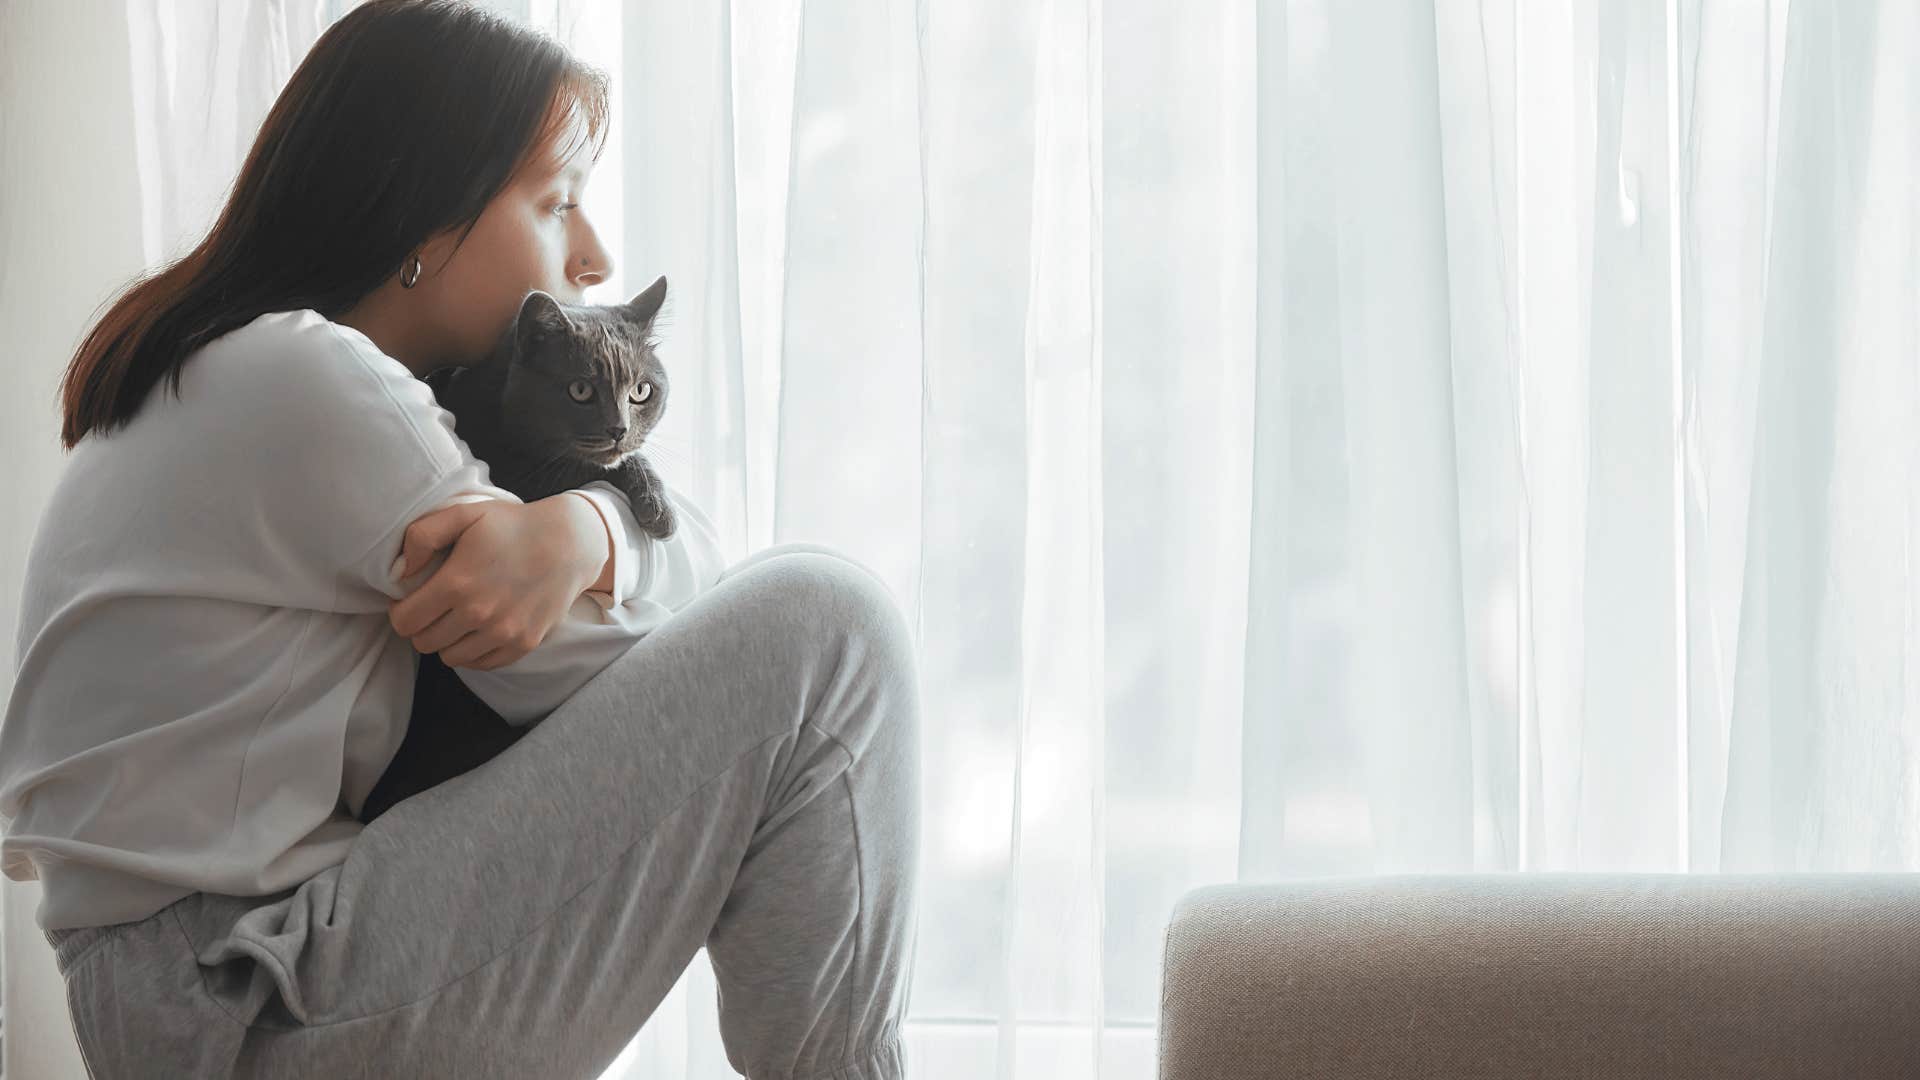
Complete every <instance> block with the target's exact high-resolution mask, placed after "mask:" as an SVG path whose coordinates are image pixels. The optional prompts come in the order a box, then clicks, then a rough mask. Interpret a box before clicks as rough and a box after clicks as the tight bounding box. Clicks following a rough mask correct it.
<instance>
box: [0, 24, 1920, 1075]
mask: <svg viewBox="0 0 1920 1080" xmlns="http://www.w3.org/2000/svg"><path fill="white" fill-rule="evenodd" d="M352 6H353V4H352V3H351V2H350V0H307V2H305V3H280V2H270V0H260V2H256V3H240V2H237V0H236V2H221V3H210V4H175V3H167V2H165V0H128V3H127V18H128V21H129V26H130V29H131V39H132V56H131V60H132V71H133V74H134V84H135V86H136V88H137V89H136V93H135V95H134V100H133V101H132V102H131V103H129V110H130V113H131V114H132V115H133V116H134V118H135V121H136V124H135V126H136V131H137V139H136V142H137V145H138V153H139V160H140V162H141V169H140V175H141V186H142V192H143V198H144V203H143V210H144V226H145V235H144V241H145V245H146V250H147V253H148V256H149V261H150V262H158V261H160V259H161V258H162V257H165V256H168V255H171V254H177V253H178V252H179V250H181V246H182V245H183V244H184V243H186V242H190V240H191V239H193V238H195V237H197V235H198V232H199V231H200V230H203V229H204V228H205V226H206V224H207V223H208V222H209V221H210V219H211V215H212V212H213V209H214V208H215V207H216V206H217V204H218V202H219V200H220V199H221V198H222V197H223V196H224V193H225V189H226V185H227V184H228V183H230V181H231V178H232V175H233V173H234V171H235V170H236V169H237V167H238V165H239V162H240V158H241V155H243V154H244V152H245V149H246V146H247V145H248V142H249V141H250V138H251V133H252V131H253V130H254V128H255V127H256V126H257V125H258V123H259V119H260V117H262V116H264V113H265V109H266V107H267V105H268V104H270V103H271V100H272V98H273V96H274V95H275V94H276V93H277V92H278V88H279V86H280V85H281V84H282V83H283V82H284V80H285V78H286V77H287V75H288V74H289V73H290V72H291V70H292V65H293V64H295V63H297V62H298V61H299V59H300V57H301V56H302V55H303V54H304V52H305V50H306V48H307V47H308V46H310V44H311V42H312V40H313V38H314V36H316V35H317V34H318V32H319V31H320V30H321V29H322V28H323V27H324V26H325V25H326V23H328V22H329V21H331V19H332V18H335V17H337V16H338V15H339V14H341V13H342V12H343V11H344V10H350V9H351V8H352ZM490 6H493V7H496V8H497V9H499V10H501V11H503V12H504V13H506V14H508V15H510V16H511V17H514V18H518V19H523V20H526V21H527V22H529V23H530V24H532V25H534V26H536V27H539V28H540V29H543V30H546V31H549V32H552V33H554V34H555V35H556V36H558V37H560V38H561V40H563V41H565V42H567V43H568V44H569V45H570V46H571V47H573V48H575V49H576V50H577V51H579V52H580V53H581V54H582V55H583V56H585V57H586V58H587V59H589V60H590V61H592V62H594V63H596V64H599V65H601V66H603V67H605V68H606V69H607V70H608V71H609V72H610V74H611V75H612V76H613V79H614V90H615V99H616V100H615V114H614V115H615V130H614V131H613V133H612V136H611V138H610V140H609V143H608V151H607V156H606V157H604V158H603V160H602V164H601V167H600V169H599V170H598V171H597V172H596V176H595V179H594V183H593V185H592V187H591V188H590V189H589V191H588V192H587V200H588V206H589V209H590V210H591V212H592V213H593V214H594V216H595V219H596V221H597V222H598V223H599V224H600V225H601V227H602V229H603V231H604V232H605V233H606V235H608V236H610V237H612V238H614V240H615V241H616V250H615V252H614V254H615V259H616V262H617V268H618V269H617V274H616V276H615V278H614V280H612V281H610V282H609V283H608V284H607V285H606V286H605V287H604V288H603V289H602V290H599V295H597V296H596V300H597V301H599V302H618V301H621V300H624V299H626V298H628V297H629V296H631V295H632V294H633V293H635V292H637V291H639V290H640V289H641V288H643V287H644V286H645V285H646V284H647V283H649V282H651V281H652V280H653V278H654V277H655V276H657V275H660V274H665V275H666V276H667V277H668V278H669V280H670V282H671V283H672V289H671V291H670V300H669V306H668V312H669V315H668V318H667V320H666V323H665V326H664V335H663V336H664V338H665V345H664V347H663V353H664V356H665V359H666V362H667V363H668V365H669V366H670V367H672V368H673V370H674V372H675V387H676V397H675V402H674V407H673V409H672V410H671V411H670V414H669V416H668V417H667V419H666V422H665V424H664V425H663V427H662V429H661V434H660V443H661V447H662V456H661V457H660V459H659V464H660V467H661V471H662V472H663V473H664V474H666V475H667V476H668V478H669V480H670V481H672V482H674V483H676V484H678V485H680V486H682V488H683V489H684V490H687V491H689V492H690V493H692V494H693V495H694V496H695V497H696V498H697V499H698V500H699V501H701V503H702V505H703V506H705V507H707V508H708V509H709V510H710V512H711V513H712V516H713V517H714V520H715V521H716V522H717V523H718V524H719V525H720V527H721V530H722V532H723V534H724V535H725V536H726V539H727V542H728V544H729V545H730V546H731V547H732V549H733V551H734V552H735V553H736V555H740V554H744V553H745V552H747V551H749V550H754V549H758V548H760V547H763V546H766V545H768V544H772V543H779V542H784V541H788V540H807V541H812V542H818V543H826V544H831V545H833V546H836V547H839V548H841V549H842V550H844V551H846V552H847V553H848V554H850V555H852V556H854V557H856V558H858V559H860V560H861V561H862V562H864V563H866V564H867V565H869V566H871V567H873V568H874V569H875V570H876V572H878V573H879V574H880V575H881V576H882V577H883V578H884V579H885V580H886V581H887V582H888V583H889V584H890V586H891V588H892V589H893V591H894V593H895V595H896V598H897V599H898V600H899V602H900V604H901V606H902V608H903V610H905V611H906V612H907V614H908V615H909V618H910V621H911V622H912V624H913V625H914V626H915V627H916V631H917V635H918V644H919V647H920V652H921V656H922V658H923V659H922V674H923V693H924V698H925V706H926V708H925V731H924V736H923V739H924V744H925V754H926V762H927V768H926V769H925V770H924V775H925V778H926V789H925V792H924V800H925V801H924V809H925V820H926V822H927V833H926V836H925V839H924V844H925V847H924V857H923V863H922V865H921V867H920V881H921V912H920V938H919V943H918V945H917V956H916V961H915V963H916V968H915V977H914V984H913V1005H912V1009H911V1012H910V1016H909V1023H908V1032H909V1038H910V1050H909V1053H910V1055H911V1056H912V1059H913V1062H914V1066H913V1067H914V1069H915V1075H916V1077H919V1078H922V1080H960V1078H966V1080H975V1078H978V1077H982V1076H994V1077H998V1078H1002V1080H1015V1078H1041V1077H1045V1078H1048V1080H1052V1078H1059V1077H1084V1078H1089V1080H1091V1078H1101V1080H1108V1078H1116V1077H1135V1078H1146V1077H1150V1076H1152V1075H1154V1069H1155V1042H1154V1026H1155V1022H1156V1020H1157V1008H1158V998H1159V971H1160V962H1161V953H1160V950H1161V947H1162V934H1163V931H1164V927H1165V924H1166V920H1167V917H1168V915H1169V913H1170V912H1171V909H1172V907H1173V904H1174V902H1175V901H1176V900H1177V899H1178V897H1179V896H1180V895H1182V894H1183V893H1184V892H1186V891H1187V890H1189V889H1191V888H1194V887H1196V886H1199V885H1203V884H1211V883H1216V882H1224V881H1235V880H1239V881H1262V880H1277V879H1283V878H1290V877H1301V876H1316V875H1325V874H1370V873H1396V872H1458V871H1486V872H1528V871H1542V870H1585V871H1602V870H1638V871H1664V872H1717V871H1723V870H1725V871H1736V870H1738V871H1780V872H1791V871H1798V870H1814V869H1821V870H1828V869H1916V868H1920V745H1917V743H1920V679H1916V678H1915V677H1914V675H1913V673H1915V672H1916V664H1915V648H1916V635H1915V623H1916V618H1915V612H1916V606H1917V602H1920V578H1917V577H1916V574H1915V573H1914V568H1913V567H1912V565H1911V562H1912V560H1911V556H1910V552H1911V551H1912V548H1913V546H1914V544H1913V541H1914V537H1915V529H1916V512H1917V509H1916V500H1915V498H1914V494H1913V483H1914V479H1915V477H1914V470H1913V464H1914V456H1915V444H1914V440H1915V435H1914V432H1915V430H1916V420H1917V419H1920V417H1916V415H1915V414H1916V405H1917V404H1920V386H1916V382H1915V375H1914V359H1913V358H1914V356H1915V346H1916V344H1917V342H1916V337H1917V336H1920V333H1917V330H1920V328H1916V325H1915V318H1916V316H1915V314H1914V313H1915V312H1916V311H1920V303H1916V301H1917V300H1920V296H1916V292H1917V291H1920V264H1916V257H1915V239H1916V224H1917V223H1920V214H1917V213H1916V209H1917V208H1916V205H1915V200H1916V199H1920V184H1916V183H1915V180H1916V176H1915V154H1916V151H1917V149H1920V147H1917V146H1916V139H1920V136H1916V135H1915V134H1914V132H1916V131H1920V79H1917V78H1916V76H1914V75H1913V74H1912V71H1913V68H1914V63H1915V61H1916V59H1920V15H1917V14H1916V13H1915V12H1914V11H1913V10H1912V8H1911V5H1906V4H1896V3H1880V2H1874V0H1860V2H1858V3H1847V4H1835V5H1816V4H1808V3H1804V2H1802V3H1792V4H1790V3H1788V2H1787V0H1668V2H1667V3H1665V4H1650V3H1649V4H1618V3H1610V2H1607V0H1544V2H1534V0H1479V2H1459V3H1453V2H1449V3H1438V2H1435V3H1424V2H1420V0H1399V2H1394V3H1385V4H1373V5H1353V4H1345V3H1339V2H1337V0H1206V2H1198V3H1192V4H1187V5H1182V6H1180V7H1178V8H1174V7H1172V6H1169V5H1166V4H1160V3H1152V2H1147V0H1043V2H1039V3H1028V2H1019V0H981V2H979V3H970V4H943V3H934V2H932V0H917V2H916V3H914V4H904V3H903V4H891V5H880V6H875V5H872V4H859V3H854V2H852V0H787V2H785V3H778V4H756V5H744V4H742V5H735V4H733V3H731V2H728V3H715V4H680V5H673V4H648V5H625V4H619V3H616V2H614V0H527V2H519V3H515V2H509V0H502V2H500V3H495V4H492V5H490ZM139 88H144V89H139ZM10 917H12V916H10ZM715 1009H716V997H715V988H714V978H713V972H712V971H711V969H710V968H709V967H708V965H707V961H706V958H705V954H704V953H702V954H701V955H700V957H698V958H697V959H696V961H695V963H694V965H693V966H692V967H690V968H689V969H688V971H687V973H686V974H685V976H683V978H682V979H681V982H680V984H679V985H678V986H676V987H675V989H674V991H673V993H672V994H671V995H670V996H669V998H668V999H667V1001H666V1002H665V1003H663V1005H662V1006H661V1008H660V1010H659V1011H657V1012H656V1013H655V1014H654V1015H653V1017H651V1018H650V1019H649V1020H648V1022H647V1024H646V1025H645V1027H643V1028H642V1029H641V1031H640V1033H639V1035H638V1036H637V1037H636V1038H635V1040H634V1042H633V1044H632V1045H630V1046H629V1047H628V1049H627V1052H626V1053H625V1054H623V1055H622V1057H621V1059H620V1060H619V1061H617V1062H615V1063H614V1066H613V1067H612V1068H611V1069H610V1070H609V1071H608V1074H607V1075H608V1076H609V1077H683V1076H684V1077H698V1078H720V1077H727V1076H731V1075H732V1073H731V1070H730V1069H729V1068H728V1067H727V1065H726V1058H725V1054H724V1052H723V1049H722V1048H721V1046H720V1044H719V1042H718V1028H717V1023H716V1021H715Z"/></svg>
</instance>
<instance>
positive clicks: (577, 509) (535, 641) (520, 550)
mask: <svg viewBox="0 0 1920 1080" xmlns="http://www.w3.org/2000/svg"><path fill="white" fill-rule="evenodd" d="M583 504H584V505H583ZM589 530H591V531H589ZM595 533H597V534H598V535H597V537H596V536H595V535H594V534H595ZM596 539H597V544H596V543H595V540H596ZM449 544H452V545H453V551H452V552H451V553H450V554H449V555H448V556H447V560H446V562H445V563H443V564H442V565H441V566H440V568H439V569H438V570H436V571H435V572H434V574H433V576H432V577H430V578H428V579H427V581H426V582H425V583H424V584H422V585H420V586H419V587H418V588H416V589H414V590H413V591H412V592H410V593H408V594H407V596H406V598H405V599H402V600H396V601H394V602H393V603H392V604H391V605H390V606H389V613H388V616H387V617H388V619H389V620H390V621H391V622H392V623H393V628H394V630H395V631H396V632H397V633H399V634H400V636H402V637H405V638H408V639H410V640H411V641H412V642H413V647H414V649H415V650H416V651H418V652H422V653H433V652H437V653H439V654H440V659H441V660H442V661H444V662H445V663H446V665H447V666H448V667H464V668H471V669H474V670H476V671H491V670H493V669H494V668H497V667H502V666H504V665H507V664H511V663H513V662H514V661H516V660H518V659H520V658H521V657H523V656H525V655H526V654H528V653H530V652H532V651H533V650H534V649H535V648H538V647H539V645H540V643H541V642H542V641H544V640H546V637H547V632H548V631H550V630H552V629H553V626H554V624H555V623H557V622H559V621H560V619H561V617H562V616H564V615H565V614H566V611H567V609H568V608H569V607H571V606H572V605H573V602H574V600H575V599H576V598H577V597H579V595H580V593H581V592H582V591H583V590H584V589H585V588H586V587H587V586H588V585H590V584H592V583H593V581H594V578H595V576H596V575H597V574H598V573H599V571H600V568H601V566H602V565H603V564H604V561H605V555H606V549H607V539H606V533H605V529H604V526H603V525H602V524H601V522H600V516H599V512H598V511H597V510H595V509H594V507H593V505H592V504H591V503H589V502H587V500H586V499H583V498H578V497H572V496H570V495H569V494H568V493H566V492H562V493H560V494H559V495H553V496H550V497H548V498H545V499H541V500H539V501H537V502H531V503H514V502H507V501H504V500H501V499H483V500H480V501H476V502H468V503H457V504H455V505H453V506H449V507H446V508H444V509H441V510H436V511H434V512H433V513H431V514H424V515H422V516H421V517H419V518H418V519H416V520H415V521H414V522H413V523H412V524H411V525H409V526H407V531H406V535H405V538H404V539H403V540H402V543H401V560H402V564H403V565H402V567H401V570H400V578H401V579H402V580H405V579H406V577H407V576H408V575H409V574H413V573H416V572H417V571H418V569H419V568H421V567H424V566H425V565H426V564H427V563H428V562H429V561H431V560H432V558H433V553H434V552H435V551H438V550H440V549H441V548H444V547H446V546H447V545H449ZM596 552H597V554H598V556H599V558H597V559H596V558H593V557H592V556H593V555H594V554H596Z"/></svg>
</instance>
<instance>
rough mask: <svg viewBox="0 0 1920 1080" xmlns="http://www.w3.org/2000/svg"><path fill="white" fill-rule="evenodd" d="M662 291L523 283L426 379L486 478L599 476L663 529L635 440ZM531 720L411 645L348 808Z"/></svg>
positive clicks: (381, 807)
mask: <svg viewBox="0 0 1920 1080" xmlns="http://www.w3.org/2000/svg"><path fill="white" fill-rule="evenodd" d="M666 297H667V279H666V278H664V277H663V278H661V279H660V280H658V281H656V282H654V283H653V284H652V285H649V286H647V290H646V291H645V292H643V293H641V294H640V295H639V296H636V297H634V298H633V299H632V300H629V301H627V302H626V303H624V304H615V305H612V306H609V307H594V306H587V305H580V304H562V303H560V302H559V301H557V300H555V299H554V298H553V297H551V296H549V295H547V294H546V293H543V292H533V293H529V294H528V295H527V298H526V299H525V300H523V301H521V303H520V312H519V314H518V315H516V316H515V317H514V321H513V325H512V326H510V327H509V328H508V329H507V332H506V333H504V334H502V335H501V337H500V341H499V342H498V343H497V344H496V345H495V346H494V348H493V350H492V351H491V352H490V353H488V355H487V356H486V357H485V358H484V359H483V360H482V361H480V362H478V363H475V364H472V365H470V366H461V367H448V368H440V369H439V370H437V371H433V372H431V373H429V374H428V375H427V376H426V377H425V381H426V383H427V385H428V386H430V387H432V388H433V396H434V398H435V399H436V400H438V401H439V403H440V407H441V408H443V409H446V410H447V411H448V412H451V413H453V417H454V434H456V435H458V436H460V438H461V439H463V440H465V441H466V444H467V448H468V449H470V450H472V451H473V455H474V456H475V457H477V458H479V459H480V460H481V461H484V462H486V463H487V472H488V475H489V478H490V479H491V480H492V481H493V482H494V484H495V485H497V486H499V487H503V488H505V489H507V490H508V491H511V492H513V493H514V494H515V495H518V496H520V498H521V499H523V500H525V501H526V502H533V501H535V500H537V499H544V498H546V497H547V496H549V495H554V494H558V493H559V492H562V491H569V490H571V489H573V488H577V487H580V486H581V485H583V484H586V483H589V482H591V481H594V480H607V481H610V482H612V483H613V484H614V486H616V487H618V488H619V489H620V490H622V491H624V492H626V494H627V498H628V500H629V502H631V504H632V506H633V514H634V518H635V519H636V520H637V521H638V522H639V523H640V526H641V528H643V529H645V530H646V531H647V532H648V533H650V534H652V535H653V536H656V537H658V538H659V539H662V540H665V539H667V538H668V537H670V536H672V535H673V510H672V508H671V507H670V506H669V505H668V503H667V500H666V497H665V495H664V493H663V489H662V487H661V484H660V478H659V477H658V476H656V475H655V474H654V471H653V469H652V467H651V466H649V465H648V464H647V462H646V459H645V458H643V457H641V456H640V453H639V447H640V445H641V443H642V442H644V441H645V440H646V437H647V435H648V433H650V432H652V431H653V428H654V425H655V424H658V423H659V422H660V416H661V414H662V413H664V412H665V411H666V407H667V375H666V371H665V370H664V369H663V368H662V367H661V366H660V358H659V357H658V356H657V355H655V353H654V351H653V346H654V344H655V342H654V340H653V336H652V332H653V323H654V318H655V316H657V315H658V314H659V313H660V305H661V303H662V302H663V301H665V300H666ZM530 730H532V726H531V725H526V726H521V727H514V726H513V725H510V724H508V723H507V722H506V720H504V719H502V718H501V716H500V714H499V713H497V712H494V711H493V709H491V708H489V707H488V706H487V703H486V702H484V701H481V700H480V698H479V697H478V696H477V695H476V694H474V692H473V691H472V690H469V689H468V688H467V685H466V684H465V683H463V682H461V681H460V679H459V677H458V676H457V675H455V674H454V673H453V670H452V669H451V668H449V667H447V665H446V663H445V662H444V661H442V660H441V659H440V654H439V653H425V654H422V655H421V657H420V662H419V665H418V667H416V669H415V678H414V683H413V704H412V708H411V709H410V711H409V715H408V718H407V733H406V735H405V736H404V738H403V739H402V740H401V743H400V749H399V750H398V751H396V752H395V754H394V758H393V761H392V762H390V763H389V764H388V765H387V768H386V771H385V772H383V773H382V774H381V775H380V780H379V782H378V783H376V784H375V785H374V788H373V790H372V791H371V792H369V793H368V794H367V798H366V801H365V803H364V805H362V807H361V809H360V814H359V818H360V820H361V821H363V822H367V823H372V821H373V820H374V819H375V818H377V817H379V816H380V815H381V814H383V813H385V812H386V811H387V810H389V809H391V808H392V807H393V806H394V804H396V803H399V802H401V801H402V800H405V799H407V798H409V797H411V796H413V795H416V794H418V793H420V792H422V791H425V790H427V789H428V788H431V787H435V786H437V785H439V784H443V783H446V782H447V781H448V780H451V779H453V778H454V777H456V776H459V775H460V774H461V773H464V772H466V771H468V770H469V769H473V768H476V767H478V766H479V765H481V764H482V763H484V762H486V761H489V760H491V759H493V758H494V757H496V756H498V755H499V754H500V753H502V752H503V751H505V750H506V749H507V747H509V746H512V745H513V744H514V743H515V742H518V741H519V740H520V738H521V737H522V736H524V735H525V734H526V733H527V732H528V731H530Z"/></svg>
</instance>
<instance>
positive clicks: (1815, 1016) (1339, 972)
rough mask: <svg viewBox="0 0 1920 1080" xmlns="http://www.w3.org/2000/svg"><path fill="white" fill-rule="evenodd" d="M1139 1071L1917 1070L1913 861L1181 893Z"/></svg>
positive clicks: (1420, 878)
mask: <svg viewBox="0 0 1920 1080" xmlns="http://www.w3.org/2000/svg"><path fill="white" fill-rule="evenodd" d="M1159 1037H1160V1078H1161V1080H1251V1078H1253V1077H1262V1078H1266V1077H1312V1078H1316V1080H1360V1078H1363V1077H1364V1078H1367V1080H1375V1078H1384V1077H1420V1078H1440V1077H1473V1078H1478V1080H1507V1078H1517V1077H1556V1078H1566V1077H1583V1078H1584V1077H1639V1078H1662V1080H1664V1078H1668V1077H1671V1078H1674V1080H1680V1078H1687V1080H1704V1078H1720V1077H1725V1078H1728V1080H1733V1078H1739V1080H1773V1078H1782V1077H1796V1078H1799V1077H1822V1078H1826V1077H1831V1078H1836V1080H1843V1078H1844V1080H1879V1078H1893V1077H1906V1078H1920V874H1893V873H1859V874H1792V875H1735V874H1726V875H1681V874H1591V873H1589V874H1575V873H1542V874H1459V875H1392V876H1379V877H1355V878H1322V879H1307V880H1299V881H1291V882H1286V883H1275V884H1243V885H1218V886H1209V887H1206V888H1202V889H1197V890H1194V891H1193V892H1190V893H1188V894H1187V895H1185V896H1184V897H1182V898H1181V899H1180V901H1179V903H1178V904H1176V905H1175V908H1174V913H1173V916H1172V919H1171V920H1170V923H1169V926H1168V930H1167V938H1166V960H1165V966H1164V968H1163V978H1162V986H1161V1002H1160V1033H1159Z"/></svg>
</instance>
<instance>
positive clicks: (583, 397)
mask: <svg viewBox="0 0 1920 1080" xmlns="http://www.w3.org/2000/svg"><path fill="white" fill-rule="evenodd" d="M567 396H568V397H570V398H572V399H573V400H575V401H579V402H588V401H592V400H593V384H592V383H590V382H588V381H587V380H585V379H575V380H573V381H572V382H570V383H568V384H567Z"/></svg>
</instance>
